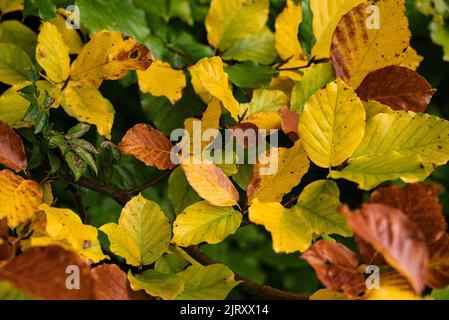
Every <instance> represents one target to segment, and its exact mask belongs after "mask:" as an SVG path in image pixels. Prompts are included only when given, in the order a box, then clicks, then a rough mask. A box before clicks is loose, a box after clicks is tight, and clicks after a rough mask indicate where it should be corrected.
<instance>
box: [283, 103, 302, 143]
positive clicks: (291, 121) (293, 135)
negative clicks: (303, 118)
mask: <svg viewBox="0 0 449 320" xmlns="http://www.w3.org/2000/svg"><path fill="white" fill-rule="evenodd" d="M279 114H280V115H281V124H282V131H284V133H285V134H286V135H288V137H289V138H290V140H292V141H293V142H295V141H297V140H298V139H299V133H298V125H299V114H298V113H297V112H294V111H290V110H289V109H288V107H282V108H281V109H280V110H279Z"/></svg>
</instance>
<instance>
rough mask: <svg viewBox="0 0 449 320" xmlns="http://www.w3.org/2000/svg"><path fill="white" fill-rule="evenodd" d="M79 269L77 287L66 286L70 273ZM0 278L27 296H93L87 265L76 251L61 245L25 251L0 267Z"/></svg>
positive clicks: (50, 297) (56, 298)
mask: <svg viewBox="0 0 449 320" xmlns="http://www.w3.org/2000/svg"><path fill="white" fill-rule="evenodd" d="M69 267H71V268H69ZM78 272H79V280H80V284H79V285H80V286H79V289H78V290H73V289H70V286H69V288H68V285H72V284H74V282H71V280H70V275H71V274H72V275H76V274H78ZM0 280H5V281H8V282H9V283H11V284H12V285H13V286H14V287H16V288H17V289H20V290H22V291H23V292H25V293H26V294H27V295H29V296H32V297H37V298H41V299H45V300H89V299H93V297H94V294H93V292H94V280H93V278H92V276H91V274H90V272H89V267H88V266H87V265H86V263H85V262H84V260H83V259H81V258H80V257H79V256H78V255H77V254H75V253H72V252H68V251H65V250H64V249H62V248H60V247H54V246H50V247H42V248H32V249H30V250H28V251H26V252H25V253H23V254H21V255H19V256H17V257H16V258H15V259H14V260H12V261H11V262H9V263H8V264H6V265H5V266H4V267H3V268H1V269H0Z"/></svg>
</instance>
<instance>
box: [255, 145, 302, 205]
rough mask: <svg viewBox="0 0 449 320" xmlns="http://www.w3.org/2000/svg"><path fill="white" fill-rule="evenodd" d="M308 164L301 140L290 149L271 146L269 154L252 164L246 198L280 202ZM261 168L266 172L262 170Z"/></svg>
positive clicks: (300, 177) (295, 183) (298, 179)
mask: <svg viewBox="0 0 449 320" xmlns="http://www.w3.org/2000/svg"><path fill="white" fill-rule="evenodd" d="M309 166H310V162H309V159H308V158H307V155H306V152H305V151H304V148H303V146H302V143H301V141H297V142H296V143H295V145H294V146H293V147H292V148H290V149H287V148H279V149H276V148H272V149H271V150H270V154H269V155H265V156H264V157H262V159H261V160H259V162H258V163H257V164H256V165H254V168H253V175H252V177H251V182H250V185H249V186H248V198H249V199H250V200H252V199H258V200H260V201H262V202H280V201H281V200H282V197H283V196H284V195H286V194H287V193H289V192H290V191H291V190H292V188H293V187H295V186H296V185H298V184H299V182H300V181H301V179H302V177H303V176H304V174H305V173H306V172H307V171H308V170H309ZM263 170H265V171H267V172H262V171H263ZM262 173H265V175H263V174H262Z"/></svg>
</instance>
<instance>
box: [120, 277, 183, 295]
mask: <svg viewBox="0 0 449 320" xmlns="http://www.w3.org/2000/svg"><path fill="white" fill-rule="evenodd" d="M128 280H129V283H130V285H131V288H132V289H133V290H134V291H139V290H145V292H146V293H148V294H149V295H151V296H152V297H161V298H162V299H164V300H172V299H174V298H175V297H176V296H178V295H179V294H180V293H181V292H182V291H184V281H182V279H181V277H180V276H179V275H177V274H165V273H159V272H156V271H154V270H146V271H144V272H142V273H141V274H139V275H136V276H134V275H133V274H132V273H131V272H129V273H128Z"/></svg>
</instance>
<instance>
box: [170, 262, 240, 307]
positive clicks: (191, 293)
mask: <svg viewBox="0 0 449 320" xmlns="http://www.w3.org/2000/svg"><path fill="white" fill-rule="evenodd" d="M179 276H180V277H181V278H182V280H183V281H184V292H183V293H181V295H179V296H178V297H177V298H176V299H177V300H224V299H225V298H226V297H227V296H228V294H229V292H230V291H231V290H232V289H234V287H235V286H237V285H238V284H239V282H238V281H234V274H233V273H232V271H231V270H230V269H229V268H228V267H226V266H225V265H222V264H213V265H210V266H206V267H203V266H201V265H193V266H190V267H188V268H187V269H186V270H185V271H183V272H180V273H179Z"/></svg>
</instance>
